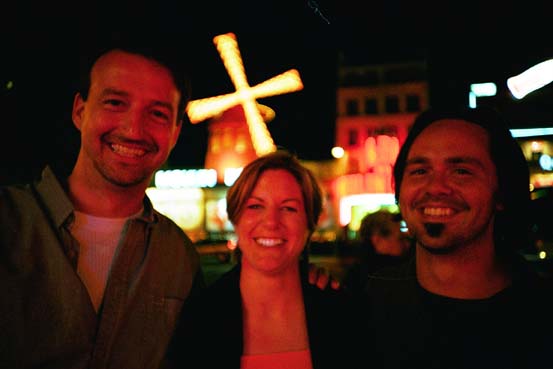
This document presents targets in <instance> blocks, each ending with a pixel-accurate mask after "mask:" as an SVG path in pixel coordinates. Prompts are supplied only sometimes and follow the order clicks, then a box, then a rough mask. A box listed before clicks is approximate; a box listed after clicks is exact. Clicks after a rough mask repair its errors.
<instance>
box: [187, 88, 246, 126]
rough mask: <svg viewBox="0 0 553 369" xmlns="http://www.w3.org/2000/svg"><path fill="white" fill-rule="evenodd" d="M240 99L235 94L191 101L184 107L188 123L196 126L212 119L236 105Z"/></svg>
mask: <svg viewBox="0 0 553 369" xmlns="http://www.w3.org/2000/svg"><path fill="white" fill-rule="evenodd" d="M240 102H241V101H240V97H239V96H238V95H236V93H232V94H226V95H221V96H214V97H207V98H205V99H198V100H192V101H190V102H189V103H188V105H187V107H186V113H187V114H188V118H189V119H190V123H193V124H196V123H200V122H203V121H204V120H206V119H208V118H211V117H213V116H214V115H217V114H219V113H221V112H223V111H225V110H227V109H229V108H231V107H233V106H235V105H237V104H239V103H240Z"/></svg>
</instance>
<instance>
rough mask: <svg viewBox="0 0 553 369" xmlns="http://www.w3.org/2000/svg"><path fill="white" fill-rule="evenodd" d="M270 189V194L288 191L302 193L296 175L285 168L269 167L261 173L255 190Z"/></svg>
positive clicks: (287, 192)
mask: <svg viewBox="0 0 553 369" xmlns="http://www.w3.org/2000/svg"><path fill="white" fill-rule="evenodd" d="M259 191H268V192H269V193H270V194H277V193H281V192H283V193H286V194H288V195H298V194H299V195H300V196H301V188H300V184H299V183H298V181H297V180H296V177H294V176H293V175H292V173H290V172H289V171H287V170H285V169H267V170H265V171H263V173H261V175H260V176H259V178H258V180H257V183H256V184H255V187H254V190H253V192H259Z"/></svg>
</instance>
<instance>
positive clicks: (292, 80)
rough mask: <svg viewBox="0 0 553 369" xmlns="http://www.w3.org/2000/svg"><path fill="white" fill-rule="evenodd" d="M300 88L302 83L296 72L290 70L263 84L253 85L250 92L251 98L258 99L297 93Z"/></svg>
mask: <svg viewBox="0 0 553 369" xmlns="http://www.w3.org/2000/svg"><path fill="white" fill-rule="evenodd" d="M302 88H303V83H302V82H301V79H300V75H299V73H298V71H297V70H295V69H291V70H289V71H287V72H284V73H282V74H279V75H278V76H276V77H273V78H271V79H269V80H267V81H265V82H262V83H260V84H258V85H255V86H254V87H252V88H251V90H250V92H251V93H252V95H253V96H255V97H256V98H258V99H259V98H263V97H267V96H273V95H281V94H285V93H288V92H294V91H299V90H301V89H302Z"/></svg>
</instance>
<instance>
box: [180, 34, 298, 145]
mask: <svg viewBox="0 0 553 369" xmlns="http://www.w3.org/2000/svg"><path fill="white" fill-rule="evenodd" d="M213 42H214V44H215V46H216V47H217V51H219V55H220V56H221V59H222V60H223V63H224V65H225V68H226V70H227V72H228V74H229V76H230V79H231V80H232V83H233V84H234V87H235V89H236V91H235V92H233V93H230V94H226V95H220V96H214V97H209V98H204V99H199V100H193V101H190V102H189V103H188V106H187V108H186V112H187V114H188V117H189V119H190V122H191V123H199V122H201V121H204V120H206V119H208V118H211V117H213V116H215V115H217V114H219V113H221V112H223V111H225V110H227V109H229V108H231V107H233V106H235V105H237V104H241V105H242V107H243V109H244V115H245V117H246V123H247V124H248V129H249V132H250V136H251V139H252V143H253V147H254V149H255V152H256V153H257V155H263V154H265V153H268V152H271V151H275V150H276V146H275V144H274V142H273V139H272V138H271V134H270V133H269V131H268V129H267V126H266V124H265V121H264V120H263V117H262V116H261V114H260V112H259V106H258V104H257V102H256V99H259V98H263V97H268V96H274V95H280V94H284V93H288V92H294V91H299V90H301V89H302V88H303V83H302V81H301V78H300V75H299V72H298V71H297V70H295V69H291V70H289V71H287V72H284V73H282V74H279V75H277V76H275V77H273V78H271V79H269V80H267V81H265V82H262V83H260V84H258V85H255V86H253V87H250V85H249V84H248V81H247V79H246V73H245V71H244V64H243V63H242V57H241V56H240V50H239V49H238V43H237V42H236V36H235V35H234V34H233V33H227V34H223V35H219V36H216V37H215V38H214V39H213Z"/></svg>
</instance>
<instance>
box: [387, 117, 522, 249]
mask: <svg viewBox="0 0 553 369" xmlns="http://www.w3.org/2000/svg"><path fill="white" fill-rule="evenodd" d="M443 119H455V120H463V121H466V122H469V123H472V124H475V125H477V126H480V127H482V128H483V129H485V130H486V132H487V133H488V142H489V150H490V157H491V160H492V162H493V163H494V165H495V168H496V172H497V183H498V192H497V200H498V201H499V202H500V203H502V204H503V207H504V208H503V210H501V211H497V212H496V214H495V224H494V239H495V247H496V252H497V253H498V254H510V253H511V252H513V251H518V250H520V249H522V248H524V247H526V246H527V243H528V241H529V234H530V221H529V218H530V217H529V211H530V174H529V169H528V164H527V163H526V158H525V157H524V154H523V153H522V150H521V148H520V146H519V144H518V143H517V141H516V140H515V139H514V138H513V136H512V135H511V132H510V131H509V129H508V125H507V122H506V121H505V119H504V118H503V117H502V116H501V115H500V114H499V112H497V111H496V110H494V109H492V108H490V107H477V108H474V109H472V108H464V109H458V110H454V111H453V110H445V111H444V110H433V109H429V110H427V111H425V112H422V113H421V114H420V115H419V116H418V117H417V118H416V119H415V121H414V123H413V126H412V127H411V129H410V131H409V134H408V136H407V139H406V140H405V142H404V144H403V145H402V147H401V149H400V151H399V155H398V157H397V159H396V163H395V165H394V187H395V196H396V202H398V203H399V195H400V190H401V182H402V180H403V174H404V170H405V165H406V160H407V156H408V154H409V150H410V149H411V146H412V145H413V142H414V141H415V139H416V138H417V137H418V136H419V135H420V134H421V132H422V131H424V129H425V128H426V127H428V126H429V125H431V124H432V123H434V122H436V121H439V120H443Z"/></svg>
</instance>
